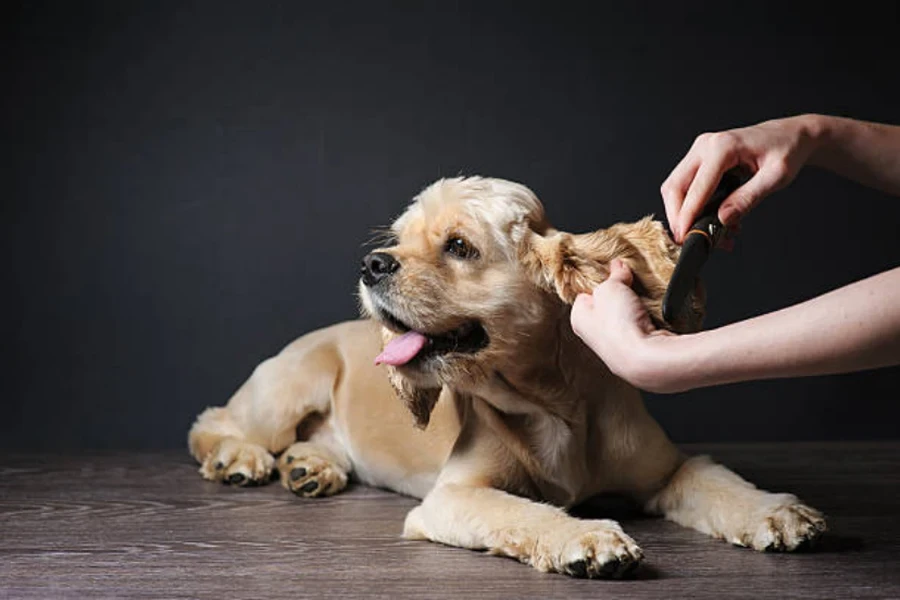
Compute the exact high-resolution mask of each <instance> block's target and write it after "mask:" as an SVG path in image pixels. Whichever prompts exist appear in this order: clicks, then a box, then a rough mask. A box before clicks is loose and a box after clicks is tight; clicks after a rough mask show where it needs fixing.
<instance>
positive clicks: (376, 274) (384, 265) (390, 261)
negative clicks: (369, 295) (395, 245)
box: [360, 252, 400, 286]
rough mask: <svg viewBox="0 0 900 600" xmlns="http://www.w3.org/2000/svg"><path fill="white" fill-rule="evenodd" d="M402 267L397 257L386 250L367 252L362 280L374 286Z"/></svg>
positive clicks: (363, 264)
mask: <svg viewBox="0 0 900 600" xmlns="http://www.w3.org/2000/svg"><path fill="white" fill-rule="evenodd" d="M399 268H400V263H399V262H397V259H396V258H394V257H393V256H391V255H390V254H387V253H385V252H373V253H372V254H367V255H366V257H365V258H364V259H363V261H362V269H360V271H361V272H362V280H363V283H364V284H366V285H368V286H373V285H375V284H377V283H378V282H380V281H381V280H383V279H385V278H386V277H388V276H390V275H393V274H394V273H396V272H397V269H399Z"/></svg>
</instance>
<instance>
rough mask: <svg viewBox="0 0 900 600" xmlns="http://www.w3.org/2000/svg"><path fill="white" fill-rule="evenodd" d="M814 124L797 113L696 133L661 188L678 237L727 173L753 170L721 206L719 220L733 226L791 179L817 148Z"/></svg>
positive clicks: (679, 241) (679, 239)
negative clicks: (740, 125)
mask: <svg viewBox="0 0 900 600" xmlns="http://www.w3.org/2000/svg"><path fill="white" fill-rule="evenodd" d="M810 127H811V125H810V123H809V122H808V121H807V119H806V117H804V116H797V117H788V118H784V119H776V120H771V121H765V122H763V123H759V124H757V125H752V126H750V127H743V128H740V129H731V130H728V131H721V132H716V133H704V134H702V135H700V136H699V137H697V139H696V140H695V141H694V144H693V145H692V146H691V148H690V150H689V151H688V153H687V154H686V155H685V156H684V158H683V159H682V160H681V162H680V163H678V165H677V166H676V167H675V169H674V170H673V171H672V173H671V174H670V175H669V176H668V178H666V180H665V182H663V184H662V187H661V190H660V191H661V192H662V196H663V201H664V203H665V207H666V218H667V219H668V221H669V227H670V228H671V230H672V234H673V236H674V238H675V241H676V242H678V243H679V244H682V243H684V236H685V234H686V233H687V232H688V229H689V228H690V226H691V225H692V224H693V223H694V222H695V221H696V220H697V218H698V217H699V215H700V212H701V211H702V210H703V207H704V206H705V205H706V202H707V201H708V200H709V197H710V196H711V195H712V193H713V191H715V189H716V186H718V184H719V181H720V179H721V178H722V174H723V173H725V171H728V170H729V169H731V168H733V167H736V166H738V165H742V166H744V167H746V168H748V169H749V170H750V171H751V172H752V173H753V175H752V176H751V177H750V179H749V180H748V181H747V182H746V183H744V184H743V185H742V186H741V187H739V188H738V189H737V190H735V191H734V192H732V193H731V195H729V196H728V197H727V198H726V199H725V200H724V201H723V202H722V205H721V206H720V207H719V210H718V218H719V221H721V222H722V224H723V225H725V226H726V227H728V228H729V229H732V230H734V229H735V227H736V225H737V224H738V221H739V220H740V219H742V218H743V217H745V216H746V215H747V213H748V212H749V211H750V210H751V209H752V208H754V207H755V206H756V205H757V204H759V202H760V200H762V199H763V198H765V197H766V196H768V195H769V194H771V193H773V192H775V191H777V190H779V189H781V188H783V187H785V186H787V185H788V184H789V183H790V182H792V181H793V180H794V178H795V177H796V176H797V173H798V172H799V171H800V169H801V168H802V167H803V165H804V164H805V163H806V162H807V160H808V159H809V156H810V154H812V152H813V151H814V149H815V147H814V146H815V142H814V136H813V135H812V134H811V133H810Z"/></svg>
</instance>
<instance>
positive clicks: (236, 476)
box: [228, 473, 246, 484]
mask: <svg viewBox="0 0 900 600" xmlns="http://www.w3.org/2000/svg"><path fill="white" fill-rule="evenodd" d="M244 479H246V477H244V475H243V474H241V473H232V475H231V477H229V478H228V483H233V484H238V483H243V482H244Z"/></svg>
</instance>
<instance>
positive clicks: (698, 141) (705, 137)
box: [694, 131, 713, 146]
mask: <svg viewBox="0 0 900 600" xmlns="http://www.w3.org/2000/svg"><path fill="white" fill-rule="evenodd" d="M712 136H713V133H711V132H709V131H704V132H703V133H701V134H700V135H698V136H697V137H696V138H694V146H702V145H704V144H706V143H707V142H709V139H710V138H711V137H712Z"/></svg>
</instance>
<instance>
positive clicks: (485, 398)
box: [189, 177, 825, 577]
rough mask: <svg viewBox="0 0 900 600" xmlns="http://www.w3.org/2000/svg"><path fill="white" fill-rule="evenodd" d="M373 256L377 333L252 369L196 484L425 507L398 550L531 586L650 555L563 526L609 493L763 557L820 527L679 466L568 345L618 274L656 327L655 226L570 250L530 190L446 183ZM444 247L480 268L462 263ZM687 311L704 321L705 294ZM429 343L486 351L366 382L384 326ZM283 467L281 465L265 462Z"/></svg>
mask: <svg viewBox="0 0 900 600" xmlns="http://www.w3.org/2000/svg"><path fill="white" fill-rule="evenodd" d="M392 232H393V234H394V235H395V236H396V243H393V244H392V245H390V246H388V247H386V248H383V249H381V251H383V252H386V253H389V254H391V255H392V256H393V257H394V258H396V260H397V261H399V263H400V265H401V266H400V268H399V270H397V272H396V273H394V274H393V275H392V276H391V281H390V282H389V286H387V287H383V288H380V289H378V290H372V289H369V288H367V287H366V286H365V285H363V284H362V283H361V284H360V300H361V303H362V305H363V309H364V311H365V312H366V314H368V315H372V316H373V317H376V318H373V319H362V320H358V321H349V322H345V323H341V324H337V325H333V326H331V327H327V328H325V329H321V330H318V331H314V332H311V333H309V334H307V335H305V336H303V337H301V338H299V339H298V340H296V341H295V342H293V343H292V344H290V345H289V346H288V347H286V348H285V349H283V350H282V351H281V352H280V353H279V354H278V355H276V356H274V357H273V358H270V359H268V360H266V361H264V362H263V363H261V364H260V365H259V366H258V367H257V368H256V370H255V371H254V373H253V374H252V376H251V377H250V378H249V379H248V380H247V381H246V382H245V383H244V385H243V386H242V387H241V388H240V389H239V390H238V391H237V392H236V393H235V394H234V396H233V397H232V398H231V400H230V401H229V402H228V404H227V405H226V406H224V407H216V408H209V409H207V410H206V411H205V412H203V413H202V414H201V415H200V416H199V417H198V418H197V421H196V422H195V423H194V426H193V428H192V429H191V432H190V435H189V446H190V450H191V453H192V455H193V456H194V457H195V458H196V459H197V460H198V461H199V462H200V464H201V467H200V473H201V474H202V475H203V477H205V478H206V479H210V480H213V481H226V482H230V483H234V484H239V485H246V484H248V483H252V482H261V481H266V480H268V478H269V476H270V475H271V474H272V473H273V472H274V470H275V468H276V467H277V472H278V473H279V474H280V479H281V483H282V485H284V487H286V488H287V489H289V490H291V491H293V492H295V493H297V494H299V495H302V496H322V495H331V494H335V493H338V492H340V491H341V490H342V489H343V488H344V487H345V486H346V485H347V482H348V478H350V477H355V478H356V479H358V480H359V481H361V482H363V483H366V484H370V485H374V486H379V487H384V488H389V489H392V490H395V491H397V492H399V493H402V494H408V495H412V496H416V497H419V498H422V499H423V501H422V504H421V505H420V506H418V507H417V508H415V509H414V510H412V512H410V514H409V515H408V517H407V519H406V523H405V526H404V529H403V534H404V535H405V536H406V537H407V538H412V539H425V540H432V541H436V542H441V543H444V544H451V545H456V546H460V547H464V548H472V549H483V550H487V551H489V552H490V553H492V554H498V555H503V556H510V557H514V558H516V559H518V560H521V561H523V562H525V563H528V564H531V565H533V566H534V567H536V568H537V569H540V570H542V571H555V572H560V573H566V574H569V575H574V576H587V577H617V576H622V575H624V574H626V573H629V572H630V571H631V570H632V569H633V568H634V567H635V566H636V565H637V564H638V563H639V562H640V561H641V560H642V557H643V554H642V552H641V550H640V548H639V547H638V545H637V544H636V543H635V541H634V540H632V539H631V538H630V537H629V536H628V535H627V534H626V533H625V532H624V531H622V529H621V527H620V526H619V525H618V524H617V523H615V522H613V521H609V520H580V519H575V518H573V517H571V516H569V515H568V514H567V512H566V510H565V509H567V508H569V507H572V506H573V505H575V504H578V503H580V502H582V501H584V500H586V499H588V498H590V497H592V496H595V495H597V494H600V493H605V492H616V493H622V494H626V495H629V496H631V497H633V498H635V499H636V500H638V501H639V502H640V503H642V505H643V506H644V507H645V508H646V509H647V510H648V511H650V512H652V513H657V514H662V515H664V516H665V517H666V518H669V519H671V520H673V521H675V522H677V523H680V524H681V525H684V526H686V527H692V528H694V529H697V530H699V531H702V532H704V533H707V534H709V535H712V536H714V537H717V538H721V539H724V540H726V541H728V542H732V543H735V544H740V545H744V546H749V547H752V548H755V549H757V550H765V549H777V550H793V549H795V548H797V547H799V546H800V545H801V544H804V543H805V542H809V541H812V540H814V539H815V538H816V537H818V536H819V535H820V534H821V533H822V532H823V531H824V530H825V522H824V520H823V518H822V516H821V515H820V514H819V513H818V512H817V511H815V510H814V509H811V508H809V507H807V506H805V505H803V504H801V503H800V501H799V500H798V499H797V498H796V497H794V496H792V495H789V494H772V493H768V492H765V491H762V490H759V489H757V488H755V487H754V486H753V485H752V484H750V483H748V482H746V481H744V480H743V479H741V478H740V477H739V476H738V475H736V474H734V473H732V472H731V471H729V470H728V469H726V468H725V467H723V466H721V465H717V464H715V463H714V462H712V461H710V460H709V459H708V458H705V457H693V458H689V457H686V456H684V455H682V454H681V453H680V452H679V451H678V450H677V449H676V447H675V446H674V445H673V444H672V443H671V442H670V440H669V439H668V438H667V436H666V434H665V433H664V432H663V431H662V429H661V428H660V427H659V425H658V424H657V423H656V421H654V419H653V418H652V417H651V416H650V415H649V414H648V413H647V411H646V410H645V408H644V405H643V402H642V400H641V396H640V393H639V392H638V390H636V389H634V388H633V387H632V386H630V385H629V384H627V383H625V382H624V381H622V380H620V379H618V378H617V377H615V376H613V375H612V374H611V373H610V372H609V371H608V370H607V369H606V368H605V366H604V365H603V363H602V362H601V361H600V360H599V359H598V358H597V357H596V356H595V355H594V354H593V353H591V352H590V350H588V349H587V347H586V346H585V345H584V344H583V343H582V342H581V341H580V340H579V339H578V338H577V337H576V336H575V335H574V333H573V332H572V330H571V327H570V326H569V317H568V315H569V309H570V303H571V302H572V300H573V299H574V297H575V296H576V295H577V293H578V292H582V291H590V290H591V288H592V287H593V286H594V285H596V284H597V283H599V282H601V281H602V280H603V279H604V278H605V277H606V275H607V273H608V266H607V265H608V263H609V261H610V260H611V259H612V258H615V257H619V258H622V259H623V260H625V261H626V262H627V263H628V264H629V266H630V267H631V268H632V269H633V270H634V272H635V275H636V289H637V290H638V292H639V293H640V294H641V295H642V297H643V298H644V300H645V302H646V305H647V307H648V309H649V311H650V312H651V315H652V316H653V318H654V320H655V321H656V322H657V323H658V324H660V325H663V326H667V325H666V324H665V323H663V321H662V318H661V315H660V304H661V300H662V295H663V293H664V291H665V287H666V284H667V283H668V279H669V277H670V276H671V273H672V269H673V267H674V263H675V260H676V259H677V253H678V248H677V247H676V246H675V245H674V244H673V243H672V242H671V241H670V240H669V238H668V236H667V235H666V234H665V231H664V230H663V228H662V225H661V224H660V223H658V222H656V221H653V220H652V219H650V218H646V219H643V220H641V221H638V222H637V223H631V224H625V223H620V224H617V225H613V226H612V227H610V228H608V229H605V230H600V231H596V232H591V233H587V234H581V235H573V234H569V233H565V232H560V231H557V230H555V229H553V228H552V227H551V226H550V224H549V222H548V221H547V219H546V217H545V215H544V210H543V207H542V205H541V203H540V202H539V201H538V199H537V198H536V197H535V195H534V194H533V193H532V192H531V190H529V189H528V188H526V187H525V186H523V185H520V184H517V183H513V182H509V181H504V180H500V179H489V178H479V177H470V178H455V179H443V180H440V181H437V182H435V183H434V184H432V185H431V186H429V187H428V188H426V189H425V190H424V191H422V192H421V193H420V194H419V195H418V196H417V197H416V198H415V199H414V201H413V202H412V204H411V205H410V206H409V207H408V208H407V210H406V211H405V212H404V214H403V215H402V216H401V217H400V218H399V219H397V221H396V222H395V223H394V224H393V227H392ZM448 236H457V237H462V238H464V239H465V240H466V241H467V242H468V243H469V244H470V246H472V247H474V248H476V249H477V251H478V256H477V258H474V259H469V260H462V259H459V258H456V257H453V256H450V255H448V254H447V252H446V251H445V245H446V242H447V238H448ZM693 309H694V310H693V312H692V314H691V315H690V316H689V318H688V319H687V320H686V321H685V322H684V323H677V324H674V325H673V326H672V328H673V329H675V330H676V331H684V330H691V329H696V328H697V327H699V325H700V322H701V320H702V317H703V290H702V287H700V285H699V284H698V286H697V289H696V293H695V295H694V297H693ZM384 310H387V311H390V312H391V314H393V315H394V316H395V317H397V318H399V319H401V320H402V321H403V322H404V323H406V324H407V325H409V326H410V327H412V328H413V329H415V330H417V331H421V332H423V333H430V334H440V333H442V332H446V331H450V330H452V329H454V328H456V327H459V326H460V325H461V324H463V323H465V322H467V321H471V320H477V321H478V322H479V323H481V324H482V326H483V327H484V329H485V331H486V332H487V334H488V336H489V340H490V341H489V343H488V345H487V347H485V348H484V349H482V350H480V351H478V352H476V353H474V354H464V353H451V354H446V355H443V356H439V357H436V358H433V359H431V360H429V361H428V362H427V363H424V364H418V365H416V364H412V365H405V366H401V367H396V368H394V367H386V366H381V367H376V366H375V365H374V362H373V361H374V358H375V356H376V355H378V353H379V352H380V351H381V349H382V347H383V344H384V342H386V341H390V339H392V338H393V337H394V336H395V335H397V334H396V333H394V332H393V331H391V330H390V329H389V328H387V327H383V326H382V325H381V324H380V323H379V322H378V320H377V318H378V317H379V315H382V314H383V313H382V312H381V311H384ZM276 456H277V457H278V458H277V463H276V458H275V457H276Z"/></svg>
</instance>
